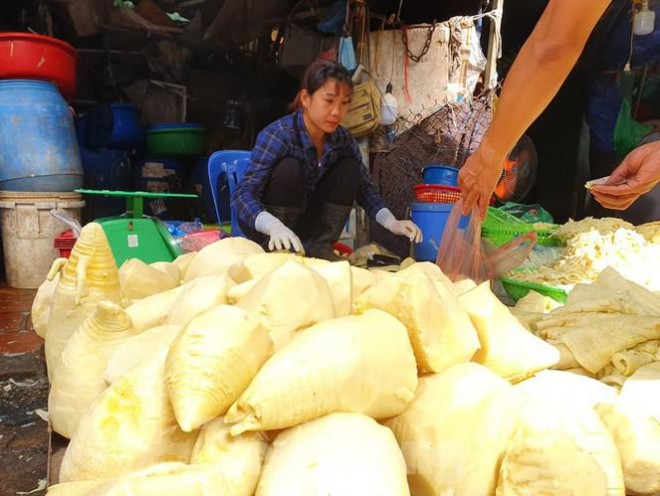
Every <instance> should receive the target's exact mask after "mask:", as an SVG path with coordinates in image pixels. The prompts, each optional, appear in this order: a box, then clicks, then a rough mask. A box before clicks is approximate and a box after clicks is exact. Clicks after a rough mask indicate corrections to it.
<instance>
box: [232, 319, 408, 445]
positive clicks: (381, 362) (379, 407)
mask: <svg viewBox="0 0 660 496" xmlns="http://www.w3.org/2000/svg"><path fill="white" fill-rule="evenodd" d="M416 388H417V367H416V363H415V358H414V354H413V352H412V347H411V345H410V341H409V340H408V335H407V332H406V329H405V327H404V326H403V324H401V322H399V321H398V320H396V319H395V318H394V317H392V316H391V315H389V314H387V313H385V312H382V311H380V310H368V311H366V312H365V313H364V314H363V315H360V316H349V317H342V318H338V319H331V320H327V321H324V322H321V323H320V324H316V325H315V326H313V327H310V328H309V329H306V330H305V331H303V332H301V333H299V334H298V335H297V336H296V337H295V338H294V339H293V340H292V341H291V342H290V343H289V344H287V345H286V346H284V347H283V348H281V349H280V350H278V351H276V352H275V354H274V355H273V356H272V357H271V358H270V359H269V360H268V361H267V362H266V363H265V364H264V365H263V367H262V368H261V370H259V372H258V373H257V375H256V377H255V378H254V380H253V381H252V382H251V383H250V385H249V386H248V388H247V389H246V390H245V392H244V393H243V394H242V395H241V396H240V397H239V399H238V400H237V401H236V403H234V404H233V405H232V407H231V408H230V409H229V411H228V412H227V415H226V416H225V420H226V421H227V422H229V423H234V424H236V425H234V426H232V430H231V432H232V434H234V435H236V434H240V433H241V432H245V431H254V430H273V429H282V428H286V427H292V426H294V425H298V424H300V423H302V422H305V421H307V420H312V419H314V418H318V417H319V416H322V415H326V414H328V413H332V412H336V411H344V412H356V413H364V414H367V415H369V416H371V417H373V418H377V419H379V418H387V417H392V416H394V415H397V414H399V413H401V412H402V411H403V409H405V408H406V406H407V405H408V404H409V403H410V401H412V399H413V397H414V394H415V390H416Z"/></svg>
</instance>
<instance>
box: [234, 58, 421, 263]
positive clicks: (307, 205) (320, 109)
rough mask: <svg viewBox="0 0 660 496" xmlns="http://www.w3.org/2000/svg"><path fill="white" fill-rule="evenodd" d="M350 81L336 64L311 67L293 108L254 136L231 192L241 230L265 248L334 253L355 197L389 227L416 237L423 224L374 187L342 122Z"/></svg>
mask: <svg viewBox="0 0 660 496" xmlns="http://www.w3.org/2000/svg"><path fill="white" fill-rule="evenodd" d="M351 90H352V81H351V77H350V74H349V73H348V71H347V70H346V69H345V68H344V67H342V66H341V65H339V64H337V63H335V62H331V61H326V60H319V61H316V62H314V63H313V64H312V65H310V66H309V68H308V69H307V71H306V72H305V75H304V77H303V79H302V84H301V89H300V91H299V93H298V96H297V97H296V100H295V102H294V108H295V110H294V112H293V113H292V114H290V115H287V116H285V117H283V118H281V119H279V120H277V121H275V122H273V123H272V124H270V125H269V126H267V127H266V128H265V129H264V130H263V131H261V133H259V135H258V136H257V141H256V145H255V147H254V150H252V155H251V163H250V165H249V166H248V169H247V170H246V172H245V175H244V176H243V179H242V180H241V182H240V183H239V184H238V186H237V188H236V191H235V193H234V195H233V197H232V205H233V208H235V209H237V213H238V221H239V225H240V227H241V229H242V230H243V232H244V233H245V234H246V235H247V236H248V237H249V238H250V239H251V240H253V241H255V242H257V243H259V244H262V245H264V246H266V245H267V246H268V248H269V249H270V250H274V249H277V250H282V249H285V250H290V249H292V250H294V251H296V252H301V251H304V249H303V244H305V245H306V246H307V247H308V249H307V254H308V255H310V256H313V257H318V258H325V259H329V260H335V259H337V258H338V257H337V255H335V254H334V252H333V249H332V245H333V243H334V242H336V241H337V239H338V238H339V236H340V234H341V232H342V229H343V227H344V225H345V224H346V221H347V219H348V216H349V214H350V211H351V208H352V207H353V202H354V201H357V202H358V204H360V205H361V206H362V207H363V208H364V209H365V210H366V212H367V214H368V215H369V216H370V217H371V218H372V219H374V220H375V221H376V222H377V223H379V224H380V225H382V226H383V227H385V228H386V229H387V230H389V231H390V232H392V233H394V234H397V235H401V236H407V237H408V238H409V239H410V240H411V241H414V242H416V243H419V242H421V238H422V234H421V231H420V229H419V228H418V227H417V226H416V225H415V224H413V223H412V222H411V221H408V220H397V219H396V218H395V217H394V215H393V214H392V212H390V210H389V209H388V208H387V207H386V206H385V204H384V202H383V200H382V198H381V197H380V196H379V195H378V193H377V192H376V191H375V190H374V188H373V186H372V185H371V183H370V181H369V178H368V173H367V170H366V168H365V167H364V165H363V163H362V159H361V155H360V150H359V148H358V145H357V143H356V141H355V139H354V138H353V137H352V136H351V134H350V133H349V131H348V130H346V129H345V128H343V127H342V126H341V125H340V123H341V121H342V119H343V118H344V115H345V114H346V111H347V105H348V102H349V100H350V96H351Z"/></svg>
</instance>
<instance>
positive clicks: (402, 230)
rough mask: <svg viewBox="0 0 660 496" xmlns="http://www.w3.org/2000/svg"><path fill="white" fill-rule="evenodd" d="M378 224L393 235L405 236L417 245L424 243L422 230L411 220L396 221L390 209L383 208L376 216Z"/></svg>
mask: <svg viewBox="0 0 660 496" xmlns="http://www.w3.org/2000/svg"><path fill="white" fill-rule="evenodd" d="M376 222H378V223H379V224H380V225H381V226H383V227H384V228H385V229H387V230H388V231H389V232H391V233H392V234H396V235H398V236H405V237H406V238H408V239H409V240H410V241H414V242H415V243H421V242H422V230H421V229H420V228H419V227H417V225H416V224H415V223H414V222H412V221H410V220H396V217H394V214H393V213H392V212H390V210H389V209H388V208H381V209H380V210H379V211H378V213H377V214H376Z"/></svg>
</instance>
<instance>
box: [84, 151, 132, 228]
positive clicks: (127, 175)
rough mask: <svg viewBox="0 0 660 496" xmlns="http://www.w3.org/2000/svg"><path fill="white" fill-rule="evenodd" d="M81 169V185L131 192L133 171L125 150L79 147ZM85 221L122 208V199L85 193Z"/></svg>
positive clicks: (124, 201)
mask: <svg viewBox="0 0 660 496" xmlns="http://www.w3.org/2000/svg"><path fill="white" fill-rule="evenodd" d="M80 158H81V159H82V164H83V170H84V171H85V180H84V181H83V184H84V187H85V188H87V189H107V190H110V191H132V190H133V170H132V168H131V154H130V152H128V151H127V150H110V149H108V148H98V149H88V148H85V147H80ZM85 200H86V202H85V217H86V220H93V219H99V218H103V217H112V216H115V215H120V214H123V213H124V212H125V211H126V199H124V198H117V197H112V196H107V197H106V196H100V195H88V196H87V197H86V198H85Z"/></svg>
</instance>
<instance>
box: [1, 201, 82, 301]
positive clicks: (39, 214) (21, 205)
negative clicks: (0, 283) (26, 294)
mask: <svg viewBox="0 0 660 496" xmlns="http://www.w3.org/2000/svg"><path fill="white" fill-rule="evenodd" d="M84 204H85V202H84V201H82V195H80V194H78V193H52V192H46V193H34V192H28V193H20V192H7V191H0V221H1V223H2V224H1V225H2V248H3V251H4V257H5V272H6V274H7V284H8V285H9V286H11V287H13V288H24V289H35V288H38V287H39V285H41V283H42V282H44V279H46V276H47V275H48V271H49V270H50V266H51V264H52V263H53V260H55V259H56V258H57V257H58V256H59V252H58V250H57V249H55V248H54V247H53V240H54V238H56V237H57V236H58V235H59V234H60V233H61V232H62V230H63V229H64V228H65V227H66V225H65V224H64V223H63V222H62V221H60V220H58V219H56V218H55V217H53V216H52V215H51V214H50V210H52V209H59V210H63V211H64V212H66V213H67V214H69V215H70V216H71V217H73V218H75V219H77V220H80V212H81V209H82V207H83V206H84Z"/></svg>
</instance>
